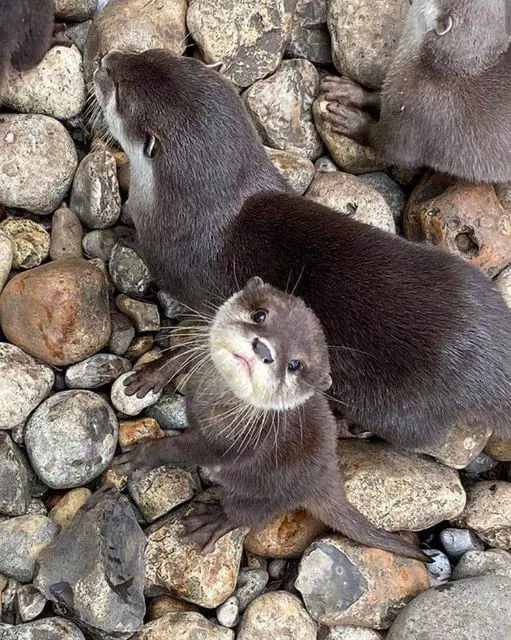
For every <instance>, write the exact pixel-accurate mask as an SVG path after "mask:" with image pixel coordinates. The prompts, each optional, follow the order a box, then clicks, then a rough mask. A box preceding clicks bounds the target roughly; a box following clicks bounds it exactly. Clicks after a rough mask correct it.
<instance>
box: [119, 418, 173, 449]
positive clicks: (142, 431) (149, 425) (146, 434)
mask: <svg viewBox="0 0 511 640" xmlns="http://www.w3.org/2000/svg"><path fill="white" fill-rule="evenodd" d="M164 437H165V432H164V431H163V430H162V429H161V428H160V425H159V424H158V422H157V421H156V420H155V419H154V418H139V419H137V420H121V421H120V422H119V445H120V446H121V448H124V447H131V446H132V445H134V444H138V443H140V442H145V441H146V440H156V439H157V438H164Z"/></svg>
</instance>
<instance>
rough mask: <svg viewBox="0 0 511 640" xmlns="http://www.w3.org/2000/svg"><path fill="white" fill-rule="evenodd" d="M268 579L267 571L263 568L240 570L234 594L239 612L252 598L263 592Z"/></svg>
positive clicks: (243, 609)
mask: <svg viewBox="0 0 511 640" xmlns="http://www.w3.org/2000/svg"><path fill="white" fill-rule="evenodd" d="M268 580H269V575H268V572H267V571H265V570H264V569H247V568H243V569H241V570H240V572H239V575H238V581H237V583H236V591H235V592H234V596H235V597H236V600H237V602H238V609H239V611H240V612H241V613H243V611H245V609H246V608H247V607H248V605H249V604H250V603H251V602H252V601H253V600H255V599H256V598H257V597H258V596H260V595H261V594H262V593H263V591H264V590H265V588H266V585H267V584H268Z"/></svg>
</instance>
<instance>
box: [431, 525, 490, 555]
mask: <svg viewBox="0 0 511 640" xmlns="http://www.w3.org/2000/svg"><path fill="white" fill-rule="evenodd" d="M440 541H441V543H442V545H443V547H444V549H445V551H446V552H447V554H448V556H449V557H450V558H453V559H454V560H457V559H458V558H461V556H462V555H464V554H465V553H466V552H467V551H476V550H482V549H484V545H483V543H482V542H481V540H479V538H478V537H477V536H476V535H475V533H474V532H473V531H470V530H469V529H453V528H451V527H448V528H447V529H443V530H442V531H440Z"/></svg>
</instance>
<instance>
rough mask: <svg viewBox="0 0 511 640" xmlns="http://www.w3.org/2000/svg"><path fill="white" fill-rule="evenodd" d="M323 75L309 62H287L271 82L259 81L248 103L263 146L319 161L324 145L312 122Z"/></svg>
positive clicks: (245, 97) (249, 93) (249, 91)
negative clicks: (293, 152)
mask: <svg viewBox="0 0 511 640" xmlns="http://www.w3.org/2000/svg"><path fill="white" fill-rule="evenodd" d="M318 86H319V75H318V72H317V71H316V69H315V67H314V65H313V64H312V63H310V62H309V61H308V60H299V59H296V60H284V61H283V62H282V64H281V65H280V67H279V69H278V70H277V71H276V73H274V74H273V75H272V76H270V77H269V78H266V79H265V80H259V81H258V82H256V83H255V84H253V85H252V86H251V87H250V89H247V91H246V92H245V94H244V100H245V104H246V107H247V109H248V112H249V114H250V115H251V117H252V119H253V121H254V124H255V125H256V127H257V129H258V131H259V133H260V134H261V136H262V138H263V142H264V143H265V144H267V145H268V146H269V147H272V148H274V149H281V150H283V151H295V152H297V153H300V154H302V155H306V156H307V157H309V158H310V159H311V160H315V159H316V158H319V156H320V155H321V154H322V152H323V143H322V141H321V138H320V137H319V135H318V133H317V131H316V129H315V127H314V123H313V121H312V103H313V101H314V99H315V97H316V95H317V92H318Z"/></svg>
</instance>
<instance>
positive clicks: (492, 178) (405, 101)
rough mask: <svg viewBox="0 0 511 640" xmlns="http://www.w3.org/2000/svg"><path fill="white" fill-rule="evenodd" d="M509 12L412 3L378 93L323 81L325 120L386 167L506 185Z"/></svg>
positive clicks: (510, 151) (510, 120) (510, 176)
mask: <svg viewBox="0 0 511 640" xmlns="http://www.w3.org/2000/svg"><path fill="white" fill-rule="evenodd" d="M506 5H509V3H508V2H507V1H506V0H456V1H454V0H413V3H412V6H411V8H410V10H409V15H408V18H407V20H406V23H405V25H404V28H403V33H402V37H401V40H400V43H399V46H398V49H397V51H396V54H395V56H394V59H393V61H392V64H391V66H390V69H389V71H388V74H387V77H386V78H385V82H384V85H383V88H382V91H381V94H380V92H377V91H376V92H371V91H366V90H365V89H363V88H362V87H360V86H358V85H357V84H355V83H354V82H352V81H350V80H349V79H347V78H336V77H326V78H325V79H324V81H323V83H322V86H321V89H322V91H323V92H324V93H325V97H326V99H327V100H328V101H329V104H328V106H327V110H326V111H325V112H324V113H323V117H324V118H325V120H327V121H328V122H330V123H331V124H332V126H333V130H334V131H335V132H337V133H340V134H342V135H345V136H348V137H350V138H353V139H354V140H356V141H358V142H360V143H361V144H364V145H371V146H372V147H373V148H374V149H375V150H376V151H377V152H378V153H379V154H380V155H381V156H382V157H384V158H385V159H386V160H387V161H388V162H389V163H392V164H395V165H398V166H401V167H421V166H427V167H431V168H432V169H435V170H436V171H439V172H441V173H445V174H449V175H452V176H456V177H459V178H463V179H466V180H469V181H475V182H507V181H509V180H511V49H510V46H509V45H510V35H511V33H510V32H509V30H508V29H507V25H508V24H509V21H507V22H506V17H508V18H509V16H508V15H507V13H506ZM508 13H509V14H511V6H509V7H508Z"/></svg>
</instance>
